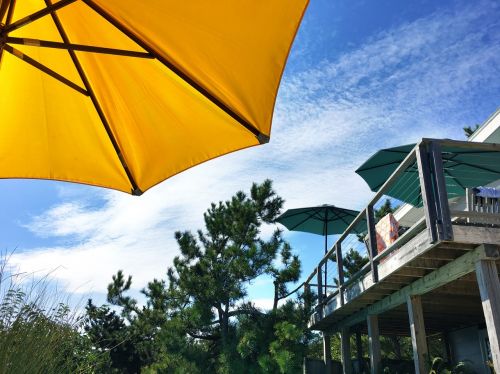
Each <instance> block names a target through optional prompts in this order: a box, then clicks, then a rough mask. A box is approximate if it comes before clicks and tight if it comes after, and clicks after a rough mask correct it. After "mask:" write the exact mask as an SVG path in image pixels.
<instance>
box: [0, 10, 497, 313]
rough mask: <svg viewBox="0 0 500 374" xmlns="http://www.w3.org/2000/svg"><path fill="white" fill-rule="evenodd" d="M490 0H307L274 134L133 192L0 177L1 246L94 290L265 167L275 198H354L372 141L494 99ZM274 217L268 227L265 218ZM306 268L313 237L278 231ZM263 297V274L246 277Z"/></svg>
mask: <svg viewBox="0 0 500 374" xmlns="http://www.w3.org/2000/svg"><path fill="white" fill-rule="evenodd" d="M499 46H500V6H499V5H498V3H497V2H496V1H444V0H442V1H425V0H423V1H400V0H379V1H368V0H366V1H362V0H336V1H332V0H312V1H311V4H310V7H309V9H308V11H307V13H306V15H305V17H304V21H303V24H302V27H301V29H300V31H299V33H298V35H297V39H296V41H295V44H294V47H293V49H292V53H291V55H290V58H289V61H288V65H287V68H286V71H285V74H284V77H283V81H282V85H281V88H280V91H279V97H278V101H277V105H276V111H275V116H274V123H273V131H272V138H271V142H270V143H269V144H267V145H264V146H261V147H257V148H252V149H247V150H244V151H241V152H237V153H234V154H231V155H228V156H225V157H222V158H219V159H216V160H213V161H210V162H207V163H205V164H203V165H200V166H198V167H196V168H193V169H191V170H188V171H186V172H184V173H182V174H180V175H177V176H175V177H173V178H171V179H170V180H167V181H166V182H164V183H162V184H160V185H159V186H157V187H155V188H153V189H152V190H150V191H148V192H147V193H146V194H145V195H143V196H141V197H139V198H138V197H132V196H128V195H125V194H122V193H118V192H113V191H107V190H102V189H98V188H93V187H87V186H79V185H72V184H66V183H59V182H48V181H35V180H0V206H1V209H0V227H1V228H0V248H1V249H2V250H4V251H8V252H9V251H12V250H14V249H16V252H15V254H14V256H13V257H12V258H11V261H12V263H13V264H16V265H17V266H18V267H19V268H20V270H21V271H27V272H37V274H45V273H47V272H50V271H53V272H52V273H51V276H52V278H53V279H54V280H55V281H57V283H58V284H59V285H60V286H61V287H64V289H65V290H66V291H67V292H70V293H74V294H75V295H76V296H75V297H87V296H92V297H94V298H97V299H98V300H100V301H102V300H103V292H104V290H105V287H106V285H107V283H108V282H109V280H110V279H111V275H112V274H113V273H115V272H116V271H117V270H118V269H123V270H124V271H125V273H127V274H132V275H133V276H134V287H135V289H136V290H138V289H140V288H142V287H143V286H144V285H145V283H146V282H147V281H148V280H151V279H152V278H154V277H157V278H161V277H164V274H165V272H166V269H167V267H168V266H170V264H171V263H172V259H173V258H174V256H175V255H176V254H177V253H178V252H177V251H178V250H177V246H176V244H175V241H174V239H173V233H174V231H175V230H179V229H181V230H184V229H193V230H196V229H198V228H200V227H201V226H202V214H203V212H204V211H205V209H206V208H207V207H208V206H209V204H210V202H211V201H218V200H221V199H227V198H229V197H230V196H231V195H232V194H233V193H234V192H236V191H237V190H240V189H243V190H248V188H249V187H250V185H251V183H252V182H253V181H257V182H259V181H263V180H264V179H265V178H271V179H273V180H274V182H275V187H276V189H277V191H278V193H279V194H281V195H282V196H283V197H284V198H285V199H286V208H294V207H302V206H310V205H320V204H324V203H329V204H335V205H338V206H343V207H349V208H353V209H356V208H358V209H359V208H362V207H363V206H364V205H365V203H366V202H367V201H368V200H369V199H370V197H371V196H372V193H371V192H370V191H369V189H368V188H367V186H366V185H365V184H364V182H363V181H362V180H361V178H359V177H358V176H357V175H356V174H355V173H354V170H355V169H356V167H357V166H359V165H360V164H361V163H362V162H363V161H364V160H365V159H366V158H368V157H369V156H370V155H371V154H372V153H373V152H375V151H376V150H377V149H379V148H384V147H389V146H395V145H400V144H406V143H410V142H415V141H416V140H418V139H419V138H421V137H446V138H454V139H463V134H462V127H463V126H467V125H474V124H476V123H482V122H483V121H484V120H486V118H487V117H488V116H489V115H490V114H491V113H492V112H494V111H495V110H496V109H497V108H498V107H499V106H500V100H499V99H500V81H499V79H498V77H499V76H500V74H499V73H500V47H499ZM271 230H272V228H266V229H265V232H270V231H271ZM286 238H287V239H288V240H289V241H290V242H291V244H292V247H293V248H294V250H295V252H296V253H298V254H299V256H300V258H301V260H302V261H303V275H304V276H307V275H308V274H309V273H310V271H312V269H313V267H314V264H315V263H316V262H317V261H318V259H319V258H320V257H321V255H322V251H323V250H322V248H323V239H322V238H321V237H316V236H314V235H308V234H303V233H286ZM249 298H251V299H252V300H254V301H255V302H256V304H257V305H260V306H266V305H269V303H270V299H271V298H272V292H271V289H270V282H269V280H268V279H266V278H263V279H260V280H258V281H256V282H255V283H254V284H253V285H252V286H251V287H250V289H249Z"/></svg>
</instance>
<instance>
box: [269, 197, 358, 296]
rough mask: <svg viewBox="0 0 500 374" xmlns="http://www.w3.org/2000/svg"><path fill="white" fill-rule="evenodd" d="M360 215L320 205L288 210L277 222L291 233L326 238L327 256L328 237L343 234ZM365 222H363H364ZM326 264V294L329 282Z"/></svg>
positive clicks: (332, 206)
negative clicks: (298, 232)
mask: <svg viewBox="0 0 500 374" xmlns="http://www.w3.org/2000/svg"><path fill="white" fill-rule="evenodd" d="M358 214H359V212H358V211H356V210H350V209H344V208H338V207H336V206H334V205H328V204H324V205H320V206H313V207H308V208H297V209H288V210H287V211H286V212H284V213H283V214H282V215H280V216H279V217H278V218H277V219H276V221H277V222H279V223H281V224H282V225H283V226H285V227H286V228H287V229H288V230H290V231H302V232H308V233H311V234H317V235H323V236H324V237H325V254H326V253H327V252H328V235H333V234H342V233H343V232H344V231H345V230H346V229H347V227H349V225H350V224H351V222H352V221H354V219H355V218H356V217H357V215H358ZM362 221H363V220H362ZM326 267H327V263H325V292H326V281H327V268H326Z"/></svg>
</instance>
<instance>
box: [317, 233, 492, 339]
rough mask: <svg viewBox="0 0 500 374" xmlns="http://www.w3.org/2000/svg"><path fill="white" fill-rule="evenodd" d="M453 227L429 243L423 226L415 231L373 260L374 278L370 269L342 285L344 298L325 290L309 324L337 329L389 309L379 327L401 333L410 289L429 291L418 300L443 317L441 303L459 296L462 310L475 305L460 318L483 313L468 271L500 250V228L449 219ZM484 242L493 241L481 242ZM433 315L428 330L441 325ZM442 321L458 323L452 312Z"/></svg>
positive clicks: (455, 301)
mask: <svg viewBox="0 0 500 374" xmlns="http://www.w3.org/2000/svg"><path fill="white" fill-rule="evenodd" d="M452 228H453V236H454V240H453V241H438V242H436V243H431V241H430V235H429V233H428V231H427V229H426V228H425V225H424V227H423V228H422V229H421V231H420V232H418V233H416V234H415V235H414V236H413V237H412V238H411V239H410V240H408V241H407V242H406V243H405V244H404V245H401V246H400V247H399V248H398V249H397V250H395V251H393V252H392V253H391V254H390V255H389V256H387V257H386V258H385V259H383V260H381V262H380V264H379V265H378V277H379V280H378V282H374V279H373V277H372V273H371V271H369V272H367V273H366V274H365V275H364V276H363V277H361V278H360V279H359V281H356V282H354V283H352V284H350V285H348V286H347V287H346V289H345V291H344V295H343V300H341V295H340V293H339V292H335V293H333V294H331V295H329V296H328V298H327V301H326V303H324V306H323V308H322V310H317V311H316V312H315V313H314V314H313V315H312V316H311V320H310V328H311V329H313V330H321V331H339V330H340V329H341V328H344V327H349V326H353V325H356V324H358V323H364V322H365V321H366V317H367V316H368V315H370V314H380V313H384V312H388V314H387V315H384V318H382V319H381V326H380V327H381V329H382V330H387V331H388V330H391V333H395V334H397V333H402V334H406V333H407V331H408V313H407V310H406V305H405V302H406V296H407V295H408V294H410V293H411V294H415V293H417V294H425V293H428V292H433V293H432V294H427V296H425V297H424V298H423V303H424V304H425V305H426V310H428V311H432V310H435V311H436V313H434V315H435V316H436V317H439V316H442V315H444V316H445V317H446V313H447V312H446V310H447V309H449V308H445V307H446V306H450V305H451V306H453V305H455V304H456V303H457V302H458V301H461V302H462V303H458V304H457V306H461V305H462V304H463V308H464V310H469V312H470V311H471V310H474V313H472V314H471V313H469V314H467V313H461V314H462V316H463V317H461V318H467V316H469V317H471V318H472V315H474V316H480V317H482V311H481V303H480V298H479V291H478V287H477V281H476V277H475V275H474V274H470V273H471V272H472V271H473V270H474V264H475V263H476V262H477V261H478V260H479V259H481V258H483V257H488V258H492V257H498V256H499V255H500V254H499V253H498V248H500V247H496V246H494V245H499V246H500V227H497V226H491V225H488V226H473V225H458V224H454V225H453V226H452ZM483 243H489V244H492V245H493V246H488V245H486V246H484V245H483ZM499 265H500V257H499V259H498V260H497V266H499ZM436 296H439V298H437V297H436ZM459 299H460V300H459ZM441 301H442V302H441ZM453 303H455V304H453ZM467 308H468V309H467ZM389 311H390V312H389ZM321 317H322V318H321ZM459 319H460V318H459ZM384 320H387V322H388V323H385V322H384ZM435 320H436V324H437V326H434V325H433V324H434V322H433V321H432V320H429V325H428V328H429V330H430V331H432V330H433V327H436V330H442V328H443V326H442V323H443V319H440V318H435ZM444 321H448V322H450V323H455V322H460V321H457V318H455V317H453V318H450V319H446V318H445V319H444Z"/></svg>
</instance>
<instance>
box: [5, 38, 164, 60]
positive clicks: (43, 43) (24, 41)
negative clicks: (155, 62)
mask: <svg viewBox="0 0 500 374" xmlns="http://www.w3.org/2000/svg"><path fill="white" fill-rule="evenodd" d="M6 42H7V43H11V44H21V45H29V46H36V47H46V48H56V49H66V50H72V51H82V52H93V53H105V54H111V55H118V56H127V57H141V58H150V59H152V58H154V56H153V55H151V54H150V53H148V52H140V51H128V50H124V49H116V48H105V47H97V46H91V45H83V44H73V43H66V42H65V43H60V42H52V41H48V40H40V39H31V38H15V37H7V38H6Z"/></svg>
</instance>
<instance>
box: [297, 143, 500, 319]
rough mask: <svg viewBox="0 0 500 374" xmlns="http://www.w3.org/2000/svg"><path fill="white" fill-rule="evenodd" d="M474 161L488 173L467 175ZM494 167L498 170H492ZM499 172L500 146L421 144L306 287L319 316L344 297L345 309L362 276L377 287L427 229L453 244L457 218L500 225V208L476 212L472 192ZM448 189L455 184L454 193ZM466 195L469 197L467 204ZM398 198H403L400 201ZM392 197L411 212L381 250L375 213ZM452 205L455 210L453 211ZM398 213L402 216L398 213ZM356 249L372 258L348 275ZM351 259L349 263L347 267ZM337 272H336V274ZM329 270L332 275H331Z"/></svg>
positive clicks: (434, 237)
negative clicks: (381, 271) (387, 266)
mask: <svg viewBox="0 0 500 374" xmlns="http://www.w3.org/2000/svg"><path fill="white" fill-rule="evenodd" d="M464 155H465V156H466V158H465V159H464ZM443 156H444V157H443ZM459 158H462V161H460V162H459V161H455V159H459ZM443 159H444V162H443ZM470 159H472V160H473V161H472V162H473V164H474V165H473V166H477V168H478V169H477V170H478V173H481V172H482V171H481V170H484V175H480V176H479V177H478V176H477V175H476V174H475V175H474V176H470V177H468V176H467V173H470V170H469V169H468V167H470ZM464 160H465V161H464ZM492 163H496V165H497V166H496V167H492V166H491V165H492ZM467 164H469V165H467ZM499 169H500V145H499V144H486V143H473V142H463V141H452V140H436V139H423V140H422V141H421V142H419V143H418V144H417V145H416V146H415V147H414V148H413V149H412V150H411V152H410V153H409V154H408V155H407V156H406V158H404V160H403V161H402V162H400V164H399V166H398V167H397V169H396V170H395V171H394V172H393V173H392V175H390V177H389V178H388V179H387V181H386V182H385V183H384V184H383V185H382V186H381V187H380V188H379V190H378V191H377V192H376V193H375V196H373V198H372V199H371V200H370V201H369V203H368V204H367V206H366V207H365V209H364V210H363V211H361V212H360V214H359V215H358V216H357V217H356V218H355V219H354V221H352V223H351V224H350V225H349V227H348V228H347V229H346V230H345V231H344V233H342V234H341V235H340V236H339V237H338V238H337V240H336V242H335V243H334V244H333V246H332V247H331V248H330V250H329V251H328V252H327V253H326V255H325V256H324V257H323V258H322V259H321V260H320V261H319V263H318V265H317V266H316V268H315V269H314V271H313V272H312V273H311V274H310V275H309V277H308V278H307V279H306V280H305V282H304V283H303V284H302V285H301V286H303V287H304V290H305V291H313V292H314V293H315V294H316V296H317V307H316V310H317V313H318V315H319V318H320V319H321V318H323V317H324V316H323V307H324V306H325V305H326V304H327V303H328V302H329V300H331V299H332V298H334V297H338V295H339V294H340V297H339V299H340V305H341V306H342V305H344V303H346V302H347V301H346V298H345V292H346V290H347V289H348V287H349V286H350V285H351V284H353V283H354V282H356V281H359V280H360V279H361V278H362V277H364V276H366V275H367V274H369V273H371V278H372V280H373V283H377V282H378V281H379V279H378V266H379V264H380V263H381V262H383V261H384V260H385V259H386V258H387V257H388V256H390V255H391V254H393V253H394V251H396V250H397V249H399V248H401V247H402V246H403V245H404V244H405V243H407V242H408V241H409V240H410V239H411V238H413V237H415V235H417V234H418V233H420V232H422V231H423V230H427V231H428V235H429V238H430V241H431V243H435V242H437V241H452V240H453V228H452V220H453V222H454V221H457V222H462V223H465V224H467V223H470V222H471V220H472V219H473V220H474V222H475V223H476V224H477V223H478V222H488V223H489V224H491V223H492V222H493V223H494V222H495V220H498V223H499V224H500V219H498V218H499V217H500V212H498V210H496V211H495V210H494V209H493V208H488V209H487V210H485V211H484V212H483V211H482V209H479V210H478V209H475V208H471V206H472V205H471V202H470V196H469V191H470V188H471V187H477V185H475V183H477V182H478V180H480V181H481V182H482V184H483V185H486V184H487V183H491V182H494V181H495V180H500V172H499ZM464 181H465V182H464ZM457 184H458V185H459V186H460V187H463V193H460V191H459V192H457V188H456V186H457ZM447 185H448V186H450V190H449V191H448V190H447ZM461 195H462V196H463V200H464V204H463V205H464V207H463V208H460V209H459V208H457V206H459V205H460V204H458V203H457V201H458V200H460V198H461ZM466 195H467V196H469V197H468V198H467V202H466V203H465V200H466V198H465V196H466ZM394 196H396V197H398V198H399V200H398V199H394V198H393V197H394ZM388 198H389V199H392V200H391V201H392V202H393V204H394V203H396V204H397V203H398V202H399V204H401V205H402V206H401V207H400V209H399V211H404V212H405V213H406V214H403V215H402V216H401V217H399V219H400V220H401V222H400V223H401V226H400V227H399V231H400V232H399V233H398V234H399V235H398V237H397V239H396V240H395V241H393V242H392V243H389V244H388V245H387V246H386V247H385V248H384V249H383V250H382V251H380V246H378V245H377V228H376V225H377V218H376V217H375V211H376V210H377V209H379V208H380V207H381V206H383V204H384V203H385V201H386V199H388ZM450 205H451V206H452V207H453V210H450ZM491 206H493V205H491ZM394 215H395V216H397V215H398V212H395V213H394ZM492 215H494V216H492ZM492 217H493V219H492ZM378 218H380V217H378ZM486 218H488V219H486ZM351 249H352V250H354V251H356V252H357V253H359V254H360V255H361V256H362V257H364V258H368V262H367V263H366V264H365V265H364V266H362V267H361V268H360V269H359V270H358V271H357V272H355V273H354V274H350V273H348V272H347V273H346V271H345V270H346V266H345V265H351V267H352V263H353V262H356V261H354V260H360V258H357V259H356V258H353V252H351ZM346 260H347V261H348V262H349V264H346V263H345V262H346ZM358 265H359V261H358ZM332 268H334V269H335V271H332V270H331V269H332ZM358 268H359V266H358ZM327 269H328V271H329V273H330V274H329V276H327V274H326V270H327Z"/></svg>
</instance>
